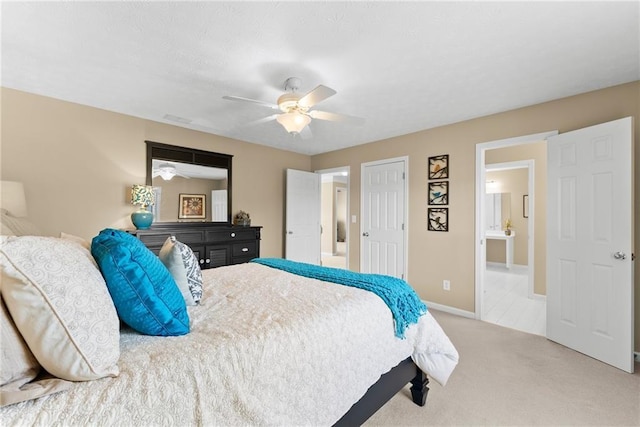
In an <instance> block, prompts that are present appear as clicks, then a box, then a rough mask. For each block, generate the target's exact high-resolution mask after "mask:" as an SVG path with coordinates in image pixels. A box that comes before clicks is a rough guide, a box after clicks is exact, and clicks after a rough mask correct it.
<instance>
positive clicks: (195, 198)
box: [145, 141, 233, 226]
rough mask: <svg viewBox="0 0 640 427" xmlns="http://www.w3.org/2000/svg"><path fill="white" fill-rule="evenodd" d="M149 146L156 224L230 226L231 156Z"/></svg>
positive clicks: (159, 145)
mask: <svg viewBox="0 0 640 427" xmlns="http://www.w3.org/2000/svg"><path fill="white" fill-rule="evenodd" d="M145 143H146V144H147V185H151V186H152V187H153V190H154V193H155V196H156V204H155V205H153V214H154V225H156V226H158V225H159V226H161V225H162V224H173V225H175V224H176V223H203V222H207V223H220V224H230V223H231V200H232V199H231V160H232V158H233V156H231V155H229V154H221V153H214V152H211V151H204V150H197V149H193V148H186V147H179V146H175V145H168V144H161V143H159V142H153V141H145Z"/></svg>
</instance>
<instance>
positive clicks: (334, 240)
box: [317, 167, 349, 269]
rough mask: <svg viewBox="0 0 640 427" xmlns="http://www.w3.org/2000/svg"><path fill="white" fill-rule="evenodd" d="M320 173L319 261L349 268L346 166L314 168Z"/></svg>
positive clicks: (326, 264) (330, 265) (347, 174)
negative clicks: (323, 168) (319, 169)
mask: <svg viewBox="0 0 640 427" xmlns="http://www.w3.org/2000/svg"><path fill="white" fill-rule="evenodd" d="M317 173H318V174H320V176H321V184H320V185H321V190H320V194H321V198H320V211H321V213H320V224H321V233H322V234H321V239H320V240H321V262H322V265H323V266H325V267H334V268H342V269H348V268H349V259H348V256H349V221H348V218H349V167H341V168H334V169H327V170H321V171H317Z"/></svg>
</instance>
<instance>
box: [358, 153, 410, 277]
mask: <svg viewBox="0 0 640 427" xmlns="http://www.w3.org/2000/svg"><path fill="white" fill-rule="evenodd" d="M397 162H402V163H403V164H404V189H403V191H404V220H403V223H404V230H403V231H404V233H403V236H402V240H403V241H404V265H403V266H402V269H403V270H404V272H403V279H404V280H405V281H407V282H408V281H409V238H408V236H409V156H402V157H393V158H391V159H383V160H376V161H373V162H366V163H361V164H360V232H359V233H358V234H359V235H360V271H362V270H363V269H362V264H363V262H364V261H363V260H364V258H363V257H362V248H363V247H364V242H363V239H362V237H363V236H362V233H363V231H362V218H363V217H364V215H363V212H364V203H363V202H362V201H363V200H365V198H364V185H363V180H364V169H365V168H366V167H367V166H376V165H383V164H385V163H397Z"/></svg>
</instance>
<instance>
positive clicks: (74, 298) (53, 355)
mask: <svg viewBox="0 0 640 427" xmlns="http://www.w3.org/2000/svg"><path fill="white" fill-rule="evenodd" d="M0 273H1V277H0V279H1V280H2V297H3V298H4V301H5V303H6V305H7V308H8V309H9V312H10V313H11V317H12V318H13V320H14V322H15V324H16V326H17V327H18V330H19V331H20V333H21V334H22V337H23V338H24V340H25V341H26V343H27V345H28V346H29V348H30V349H31V351H32V353H33V354H34V356H35V357H36V359H37V360H38V362H40V365H42V367H44V368H45V369H46V370H47V371H48V372H49V373H51V374H53V375H55V376H57V377H60V378H63V379H66V380H70V381H85V380H92V379H97V378H102V377H105V376H116V375H118V373H119V371H118V366H117V362H118V359H119V357H120V343H119V340H120V330H119V327H120V322H119V319H118V316H117V313H116V309H115V307H114V305H113V301H112V300H111V296H110V295H109V292H108V290H107V286H106V284H105V281H104V279H103V278H102V275H101V274H100V271H99V270H98V268H97V267H96V266H95V264H93V263H92V262H91V261H90V260H89V259H88V258H87V255H86V249H84V248H82V247H81V246H80V245H79V244H78V243H75V242H72V241H70V240H66V239H58V238H54V237H36V236H23V237H0Z"/></svg>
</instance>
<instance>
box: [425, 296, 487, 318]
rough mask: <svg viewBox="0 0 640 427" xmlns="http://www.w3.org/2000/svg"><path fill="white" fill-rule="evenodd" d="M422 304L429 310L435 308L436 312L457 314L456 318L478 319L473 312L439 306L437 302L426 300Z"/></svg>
mask: <svg viewBox="0 0 640 427" xmlns="http://www.w3.org/2000/svg"><path fill="white" fill-rule="evenodd" d="M422 302H423V303H425V304H426V305H427V308H428V309H431V308H433V309H434V310H438V311H443V312H445V313H449V314H455V315H456V316H460V317H466V318H468V319H475V318H476V316H475V314H474V313H473V312H471V311H466V310H460V309H459V308H455V307H450V306H448V305H442V304H438V303H437V302H430V301H425V300H422Z"/></svg>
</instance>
